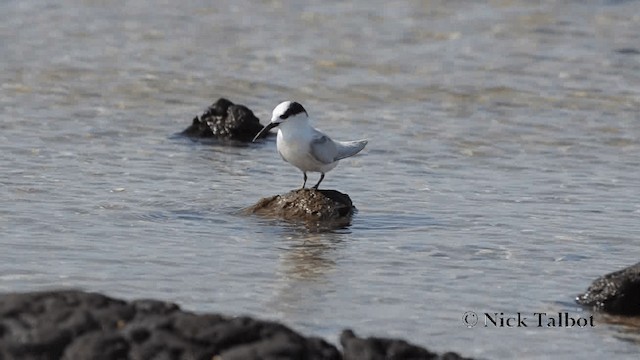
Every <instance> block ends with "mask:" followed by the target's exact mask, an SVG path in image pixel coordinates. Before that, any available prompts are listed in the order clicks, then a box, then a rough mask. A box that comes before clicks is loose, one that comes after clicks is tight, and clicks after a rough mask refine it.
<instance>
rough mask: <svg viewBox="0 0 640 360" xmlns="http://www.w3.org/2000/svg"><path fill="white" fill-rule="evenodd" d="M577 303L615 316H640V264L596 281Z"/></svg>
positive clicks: (579, 297)
mask: <svg viewBox="0 0 640 360" xmlns="http://www.w3.org/2000/svg"><path fill="white" fill-rule="evenodd" d="M576 301H577V302H578V303H579V304H581V305H584V306H591V307H592V308H593V309H594V310H601V311H604V312H607V313H610V314H615V315H628V316H636V315H640V263H637V264H635V265H632V266H629V267H628V268H626V269H622V270H620V271H616V272H612V273H610V274H607V275H605V276H602V277H600V278H598V279H596V280H595V281H594V282H593V283H592V284H591V286H589V288H588V289H587V291H586V292H585V293H584V294H582V295H580V296H578V297H577V298H576Z"/></svg>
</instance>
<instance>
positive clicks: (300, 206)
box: [245, 189, 356, 224]
mask: <svg viewBox="0 0 640 360" xmlns="http://www.w3.org/2000/svg"><path fill="white" fill-rule="evenodd" d="M355 210H356V208H355V206H353V203H352V202H351V198H349V195H347V194H343V193H341V192H339V191H336V190H315V189H298V190H293V191H291V192H289V193H287V194H284V195H276V196H271V197H268V198H263V199H260V201H258V203H257V204H255V205H253V206H251V207H249V208H247V209H245V211H246V212H247V213H249V214H258V215H263V216H268V217H274V218H279V219H284V220H290V221H303V222H340V223H344V224H347V223H348V222H349V221H351V217H352V216H353V213H354V212H355Z"/></svg>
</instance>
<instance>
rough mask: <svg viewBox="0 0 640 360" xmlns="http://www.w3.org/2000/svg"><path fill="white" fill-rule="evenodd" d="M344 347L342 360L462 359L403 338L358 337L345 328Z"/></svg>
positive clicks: (342, 337) (341, 336) (342, 339)
mask: <svg viewBox="0 0 640 360" xmlns="http://www.w3.org/2000/svg"><path fill="white" fill-rule="evenodd" d="M340 344H342V347H343V348H344V354H343V356H344V360H405V359H406V360H409V359H412V360H413V359H415V360H420V359H428V360H464V359H465V358H463V357H461V356H460V355H458V354H456V353H452V352H448V353H444V354H442V355H438V354H435V353H432V352H430V351H429V350H427V349H425V348H422V347H419V346H416V345H412V344H409V343H408V342H406V341H404V340H398V339H387V338H377V337H370V338H366V339H363V338H359V337H357V336H356V335H355V334H354V333H353V331H351V330H345V331H343V332H342V334H341V335H340Z"/></svg>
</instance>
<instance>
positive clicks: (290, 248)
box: [281, 232, 344, 280]
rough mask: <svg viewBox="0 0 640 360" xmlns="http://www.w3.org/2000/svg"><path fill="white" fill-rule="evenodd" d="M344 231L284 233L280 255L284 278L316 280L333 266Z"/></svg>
mask: <svg viewBox="0 0 640 360" xmlns="http://www.w3.org/2000/svg"><path fill="white" fill-rule="evenodd" d="M343 235H344V233H342V234H341V233H337V232H299V233H297V234H294V233H293V232H291V233H289V234H287V235H286V237H285V238H284V239H283V245H285V246H286V247H285V248H284V249H283V250H284V252H283V253H282V256H281V265H282V274H283V278H284V279H295V280H317V279H321V278H322V277H323V275H325V274H326V273H328V272H330V271H331V270H332V269H333V268H334V266H335V258H336V255H337V249H338V246H339V245H340V243H341V242H342V236H343Z"/></svg>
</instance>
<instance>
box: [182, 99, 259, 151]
mask: <svg viewBox="0 0 640 360" xmlns="http://www.w3.org/2000/svg"><path fill="white" fill-rule="evenodd" d="M260 130H262V125H260V120H259V119H258V118H257V117H256V116H255V115H253V112H252V111H251V110H249V108H247V107H246V106H244V105H236V104H234V103H232V102H231V101H229V100H227V99H224V98H220V99H218V101H216V102H215V103H213V104H212V105H211V106H209V107H208V108H207V110H206V111H205V112H204V113H203V114H202V115H200V116H196V117H195V118H194V119H193V122H192V123H191V126H189V127H188V128H187V129H185V130H184V131H183V132H182V134H183V135H186V136H190V137H195V138H211V137H213V138H218V139H225V140H238V141H246V142H250V141H251V140H252V139H253V137H254V136H256V135H257V134H258V132H260Z"/></svg>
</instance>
